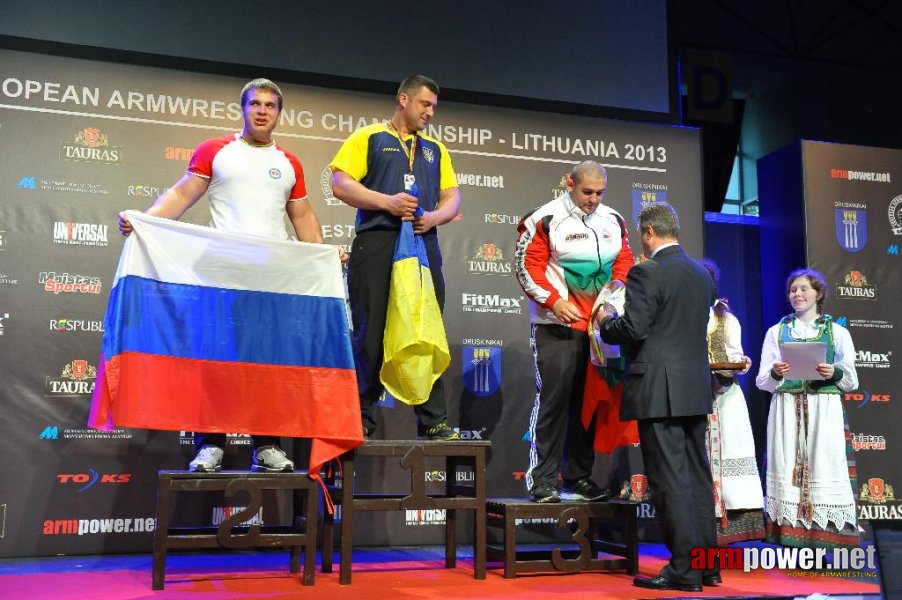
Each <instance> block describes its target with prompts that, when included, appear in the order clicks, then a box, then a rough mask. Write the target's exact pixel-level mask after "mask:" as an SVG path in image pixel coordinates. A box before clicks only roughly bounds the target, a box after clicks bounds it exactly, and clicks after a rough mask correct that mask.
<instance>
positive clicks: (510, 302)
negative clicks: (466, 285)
mask: <svg viewBox="0 0 902 600" xmlns="http://www.w3.org/2000/svg"><path fill="white" fill-rule="evenodd" d="M461 303H462V304H463V311H464V312H494V313H503V314H520V313H521V312H523V296H518V297H516V298H514V297H504V296H501V295H499V294H471V293H467V292H463V294H462V295H461Z"/></svg>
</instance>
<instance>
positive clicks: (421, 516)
mask: <svg viewBox="0 0 902 600" xmlns="http://www.w3.org/2000/svg"><path fill="white" fill-rule="evenodd" d="M404 524H405V525H444V524H445V509H444V508H433V509H419V510H405V511H404Z"/></svg>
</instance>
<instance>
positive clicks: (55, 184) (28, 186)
mask: <svg viewBox="0 0 902 600" xmlns="http://www.w3.org/2000/svg"><path fill="white" fill-rule="evenodd" d="M17 187H18V188H19V189H20V190H41V191H42V192H62V193H65V194H91V195H95V196H109V195H110V190H108V189H107V188H106V187H104V186H103V185H102V184H100V183H86V182H82V181H72V180H71V179H64V178H57V177H46V178H45V177H41V178H39V179H38V178H35V177H33V176H31V175H25V176H24V177H22V178H21V179H19V182H18V184H17Z"/></svg>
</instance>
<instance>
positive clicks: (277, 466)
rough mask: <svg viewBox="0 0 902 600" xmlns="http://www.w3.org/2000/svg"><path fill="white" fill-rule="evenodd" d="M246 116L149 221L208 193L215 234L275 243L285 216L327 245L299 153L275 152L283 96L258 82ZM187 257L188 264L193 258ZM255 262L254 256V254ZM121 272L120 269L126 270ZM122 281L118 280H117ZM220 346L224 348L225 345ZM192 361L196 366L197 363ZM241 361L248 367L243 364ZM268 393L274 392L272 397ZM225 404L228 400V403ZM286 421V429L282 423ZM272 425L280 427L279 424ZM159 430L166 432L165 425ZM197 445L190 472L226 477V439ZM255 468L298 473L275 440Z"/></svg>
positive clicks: (207, 149)
mask: <svg viewBox="0 0 902 600" xmlns="http://www.w3.org/2000/svg"><path fill="white" fill-rule="evenodd" d="M241 109H242V114H243V116H244V128H243V130H242V131H241V133H235V134H232V135H228V136H224V137H219V138H214V139H209V140H206V141H204V142H202V143H201V144H200V145H199V146H198V147H197V149H196V150H195V151H194V155H193V156H192V158H191V162H190V164H189V165H188V169H187V172H186V173H185V175H184V176H183V177H182V178H181V179H180V180H179V181H178V182H176V184H175V185H173V186H172V187H171V188H169V189H168V190H166V191H165V192H164V193H163V194H162V195H160V196H159V197H158V198H157V199H156V200H155V201H154V203H153V205H152V206H151V207H150V208H148V209H147V211H145V212H146V214H147V215H151V216H153V217H162V218H164V219H173V220H177V219H179V218H180V217H181V216H182V215H183V214H184V213H185V211H187V210H188V209H189V208H191V207H192V206H193V205H194V204H195V203H197V201H198V200H200V198H201V197H202V196H203V195H204V194H207V193H208V194H209V200H210V212H211V215H212V221H211V223H210V226H211V227H213V228H214V229H216V230H219V231H222V232H227V233H230V234H231V233H234V234H245V235H251V236H258V237H260V238H267V239H269V240H288V239H289V235H288V232H287V231H286V228H285V224H284V218H285V216H286V214H287V216H288V218H289V221H290V222H291V225H292V227H293V229H294V233H295V235H296V236H297V239H298V240H300V241H302V242H312V243H318V244H321V243H323V238H322V232H321V229H320V224H319V220H318V219H317V217H316V214H315V213H314V212H313V209H312V208H311V206H310V204H309V203H308V201H307V191H306V187H305V184H304V171H303V168H302V166H301V163H300V161H298V159H297V157H296V156H295V155H294V154H292V153H291V152H289V151H287V150H285V149H284V148H282V147H280V146H278V145H276V144H275V142H274V141H273V139H272V132H273V130H274V129H275V127H276V125H277V123H278V120H279V115H280V113H281V110H282V92H281V90H280V89H279V87H278V86H277V85H276V84H275V83H273V82H272V81H270V80H268V79H255V80H253V81H251V82H249V83H248V84H247V85H245V86H244V89H243V90H242V91H241ZM119 229H120V231H121V232H122V234H123V235H125V236H128V235H129V234H131V233H132V231H133V223H132V222H131V220H130V219H129V216H128V215H127V213H126V212H123V213H120V214H119ZM189 233H190V232H189ZM179 239H181V238H179ZM173 243H176V242H173ZM236 243H237V242H236ZM145 244H146V243H145ZM186 252H189V251H186ZM249 252H261V253H263V254H266V253H271V251H269V250H266V249H257V250H249ZM338 252H339V256H340V259H341V261H342V262H344V261H346V260H347V256H346V255H345V253H344V251H343V250H342V249H341V248H338ZM184 258H185V260H187V259H188V257H187V256H185V257H184ZM249 258H252V257H251V256H250V255H249ZM176 259H178V257H176ZM195 266H196V263H192V264H189V265H186V270H187V268H193V267H195ZM291 268H292V269H295V270H299V269H300V268H301V265H291ZM121 270H122V263H120V271H121ZM155 272H156V271H155ZM119 275H120V274H119V273H117V278H118V277H119ZM264 285H266V284H264ZM289 287H290V286H289ZM205 289H209V288H205ZM267 291H277V292H280V293H283V294H284V293H286V290H283V289H279V290H267ZM199 293H200V294H202V293H204V292H199ZM251 293H253V290H251ZM276 298H277V299H278V298H281V297H276ZM111 304H112V299H111ZM204 316H208V315H204ZM261 318H263V315H261ZM198 327H199V328H203V327H206V328H211V325H210V324H200V325H198ZM189 328H190V326H189ZM185 333H186V336H185V337H189V336H193V337H194V338H202V337H206V338H209V337H210V336H207V335H206V334H200V333H198V332H196V331H195V332H191V331H187V332H185ZM275 343H278V342H275ZM221 345H223V344H222V343H220V346H221ZM105 351H106V348H105ZM198 351H200V350H198ZM269 351H270V349H268V348H263V347H262V345H261V346H260V347H258V348H257V349H255V350H253V352H252V354H253V355H254V356H253V357H245V359H244V360H243V362H244V363H245V364H248V363H253V362H255V361H259V360H260V357H261V356H262V355H265V354H267V353H268V352H269ZM238 354H240V351H238ZM107 358H109V357H107ZM183 358H184V356H183ZM190 358H193V359H195V360H196V358H197V357H194V356H192V357H190ZM205 358H209V357H205ZM295 358H296V357H294V356H292V357H290V358H289V357H278V358H276V362H278V361H286V362H283V364H285V365H286V366H294V364H293V363H291V361H293V360H295ZM236 360H238V361H242V359H241V358H240V357H239V358H237V359H236ZM192 364H196V363H192ZM208 366H209V364H208ZM237 368H238V367H237V366H236V367H235V368H233V372H237V371H235V369H237ZM256 372H260V370H259V369H257V370H255V373H256ZM273 375H274V376H276V377H280V375H278V373H276V372H273ZM283 375H284V374H283ZM258 384H259V385H260V386H261V389H260V392H261V394H260V395H261V397H260V398H259V400H258V401H259V402H261V403H265V402H266V401H267V399H266V398H265V393H264V391H263V388H264V387H265V386H266V384H265V382H264V381H263V380H261V381H260V382H259V383H258ZM299 385H300V384H299ZM202 387H203V386H202ZM270 391H271V392H272V390H270ZM223 402H226V400H225V399H223ZM220 408H224V407H220V406H216V408H214V409H213V410H214V411H217V412H218V410H219V409H220ZM205 410H206V409H205ZM226 410H240V411H242V412H243V411H245V410H248V411H249V412H248V413H247V414H246V415H245V416H247V417H248V418H247V419H246V420H244V421H242V419H238V421H239V422H243V423H245V424H246V426H248V425H249V426H254V418H253V415H252V413H251V409H250V407H247V408H245V406H243V405H240V406H239V405H236V406H233V407H231V408H226ZM203 412H204V411H200V413H201V414H198V416H197V422H200V423H203V422H210V423H213V422H214V419H212V418H208V417H210V416H211V415H209V414H207V415H205V414H203ZM206 412H209V411H206ZM266 419H267V417H262V420H258V421H257V422H256V423H257V424H258V425H261V426H263V427H271V426H270V425H267V424H264V421H265V420H266ZM283 422H285V420H284V419H283ZM164 425H165V424H164ZM274 426H276V427H278V424H275V425H274ZM160 428H167V427H165V426H161V427H160ZM243 430H246V429H240V428H239V429H228V430H227V431H243ZM220 431H221V429H220ZM358 435H359V434H358ZM195 444H196V447H197V450H198V452H197V456H196V457H195V458H194V459H193V460H192V461H191V462H190V464H189V470H190V471H196V472H211V471H219V470H221V462H222V456H223V447H224V445H225V433H200V432H195ZM251 469H252V470H254V471H263V472H291V471H293V470H294V463H293V462H292V461H291V460H289V458H288V457H287V455H286V454H285V452H284V451H283V450H282V449H281V448H280V447H279V438H278V437H277V436H272V435H266V436H262V435H258V436H254V454H253V464H252V466H251Z"/></svg>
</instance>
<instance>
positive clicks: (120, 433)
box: [38, 425, 135, 440]
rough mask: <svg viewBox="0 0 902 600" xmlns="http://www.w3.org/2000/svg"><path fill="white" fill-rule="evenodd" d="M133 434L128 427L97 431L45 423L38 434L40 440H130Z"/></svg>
mask: <svg viewBox="0 0 902 600" xmlns="http://www.w3.org/2000/svg"><path fill="white" fill-rule="evenodd" d="M134 437H135V434H134V433H132V432H131V431H130V430H128V429H114V430H112V431H99V430H97V429H88V428H87V427H81V428H80V427H64V428H62V429H60V426H59V425H47V426H46V427H44V429H42V430H41V432H40V433H39V434H38V439H40V440H60V439H63V440H131V439H133V438H134Z"/></svg>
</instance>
